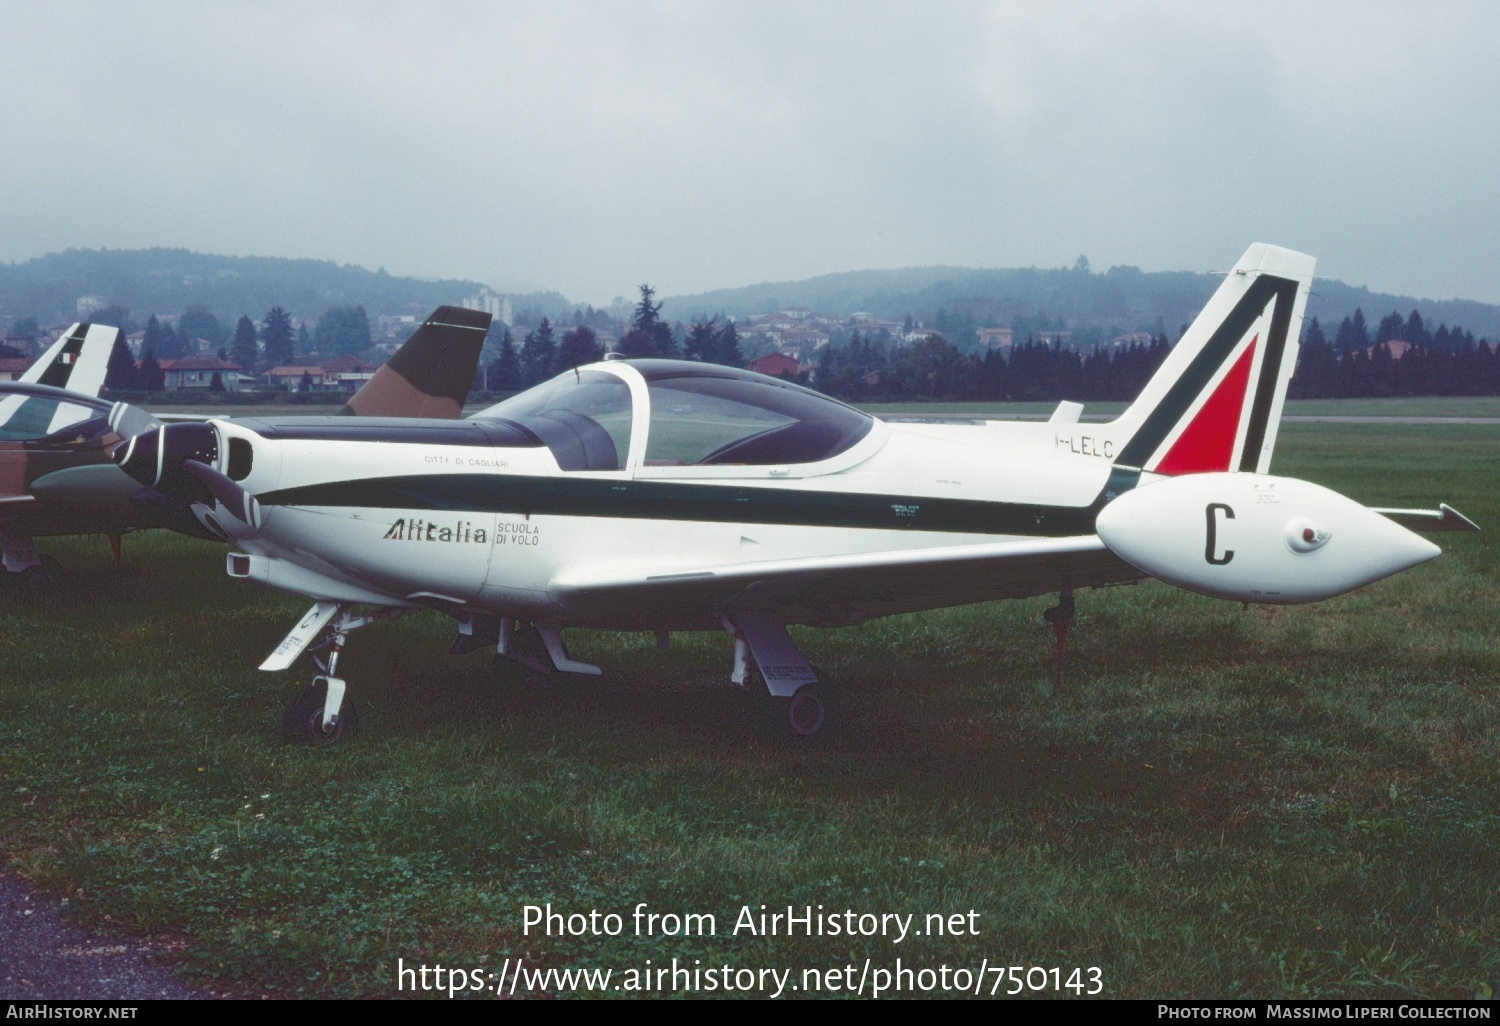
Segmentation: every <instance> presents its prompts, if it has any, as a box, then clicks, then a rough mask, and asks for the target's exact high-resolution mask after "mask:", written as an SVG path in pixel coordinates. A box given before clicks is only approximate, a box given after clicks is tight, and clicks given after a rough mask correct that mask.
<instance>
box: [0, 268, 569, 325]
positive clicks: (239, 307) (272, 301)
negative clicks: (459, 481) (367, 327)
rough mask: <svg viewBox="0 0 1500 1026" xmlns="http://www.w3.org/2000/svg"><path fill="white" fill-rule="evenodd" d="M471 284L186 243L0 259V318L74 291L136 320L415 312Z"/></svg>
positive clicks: (533, 301)
mask: <svg viewBox="0 0 1500 1026" xmlns="http://www.w3.org/2000/svg"><path fill="white" fill-rule="evenodd" d="M481 287H482V286H481V284H480V283H479V282H474V281H459V280H452V279H445V280H438V281H427V280H423V279H420V278H405V277H397V276H395V275H391V274H387V273H386V272H385V270H384V269H381V270H378V271H368V270H366V269H364V268H363V267H356V266H354V265H353V264H337V263H334V262H333V261H331V260H293V259H287V258H283V257H234V256H214V255H211V254H207V253H195V252H192V251H191V250H186V249H115V250H110V249H69V250H65V251H63V252H61V253H50V254H48V255H46V256H42V257H37V258H35V259H32V260H27V261H25V262H23V263H17V264H0V325H3V324H5V323H8V321H9V320H12V319H15V318H20V317H35V318H36V319H37V320H38V321H40V322H41V323H44V324H46V323H51V322H53V321H58V320H71V319H73V318H74V317H75V316H76V315H77V314H76V311H77V306H76V304H77V300H78V298H79V297H80V296H86V295H96V296H99V297H101V298H102V299H103V300H104V301H105V303H106V304H108V305H111V306H121V307H124V308H126V309H127V310H129V311H130V313H131V318H132V319H133V320H136V321H145V319H146V318H147V317H148V316H150V315H151V314H152V313H158V314H173V313H179V312H181V311H182V310H183V309H185V308H186V307H188V306H191V305H193V304H199V303H201V304H203V305H205V306H207V307H208V308H209V309H210V310H211V311H213V313H214V314H215V315H217V316H218V318H219V320H220V321H221V322H222V323H226V324H231V325H232V324H233V323H234V319H235V318H238V317H239V316H240V315H241V314H249V315H250V316H251V317H252V318H255V319H259V318H260V317H261V316H262V315H263V314H264V313H265V311H267V310H269V309H270V308H271V307H273V306H280V307H282V308H284V309H285V310H286V311H287V312H288V313H290V314H291V315H292V316H293V317H296V318H299V319H302V318H308V319H311V318H316V317H318V316H320V315H321V314H322V313H323V312H324V311H325V310H327V309H328V308H329V307H330V306H363V307H364V308H365V310H366V312H367V313H368V314H369V315H370V316H371V317H372V318H373V317H375V316H377V315H379V314H412V315H415V316H421V315H423V314H426V313H428V312H430V311H431V310H432V309H433V308H434V307H436V306H439V305H441V304H443V303H458V302H461V301H462V300H463V299H464V297H466V296H472V295H474V294H475V293H476V292H478V291H479V289H480V288H481ZM516 303H517V306H518V307H519V306H526V305H530V306H537V307H554V306H555V307H562V306H565V305H566V300H564V299H563V297H561V296H559V295H557V294H556V293H541V294H537V295H534V296H525V297H516Z"/></svg>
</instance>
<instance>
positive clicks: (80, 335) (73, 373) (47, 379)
mask: <svg viewBox="0 0 1500 1026" xmlns="http://www.w3.org/2000/svg"><path fill="white" fill-rule="evenodd" d="M119 337H120V329H119V328H114V327H110V326H109V325H107V324H75V325H73V326H72V327H71V328H69V329H68V330H67V331H65V332H63V333H62V336H61V337H60V338H58V340H57V341H56V342H54V343H52V345H51V347H50V348H48V350H47V351H46V352H45V353H43V354H42V356H41V358H40V359H39V360H37V361H36V362H35V363H33V364H32V365H31V366H30V367H28V368H27V369H26V373H25V374H22V375H21V379H20V380H22V381H24V382H27V383H28V384H33V385H51V386H52V387H53V388H66V389H67V390H68V391H70V392H79V393H81V394H83V395H89V396H96V395H98V394H99V389H101V388H103V387H104V376H105V373H106V372H107V371H108V369H109V354H110V352H111V350H113V349H114V346H115V339H117V338H119Z"/></svg>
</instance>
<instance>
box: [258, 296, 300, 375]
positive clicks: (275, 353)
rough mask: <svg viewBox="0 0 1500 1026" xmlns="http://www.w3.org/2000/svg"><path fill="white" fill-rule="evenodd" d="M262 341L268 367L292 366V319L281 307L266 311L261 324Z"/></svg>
mask: <svg viewBox="0 0 1500 1026" xmlns="http://www.w3.org/2000/svg"><path fill="white" fill-rule="evenodd" d="M260 341H261V344H262V345H264V346H265V350H266V366H268V367H285V366H288V365H289V364H291V362H292V356H293V355H294V354H293V353H292V317H291V314H289V313H287V312H286V311H285V310H283V309H282V308H281V307H279V306H273V307H271V309H269V310H267V311H266V316H265V319H264V320H262V321H261V322H260Z"/></svg>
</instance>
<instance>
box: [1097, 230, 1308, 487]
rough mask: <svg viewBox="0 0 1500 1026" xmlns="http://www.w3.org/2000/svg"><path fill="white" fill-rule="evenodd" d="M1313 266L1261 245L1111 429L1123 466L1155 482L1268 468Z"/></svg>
mask: <svg viewBox="0 0 1500 1026" xmlns="http://www.w3.org/2000/svg"><path fill="white" fill-rule="evenodd" d="M1314 265H1315V261H1314V260H1313V258H1312V257H1310V256H1307V255H1306V254H1303V253H1297V252H1294V251H1292V250H1289V249H1282V248H1280V247H1278V246H1268V245H1266V244H1265V243H1256V244H1255V245H1253V246H1251V247H1250V248H1249V249H1248V250H1246V251H1245V255H1244V256H1242V257H1240V259H1239V262H1238V263H1236V264H1235V265H1234V269H1233V270H1232V271H1230V272H1229V274H1228V275H1226V276H1225V278H1224V282H1223V283H1222V284H1221V285H1220V286H1219V288H1218V290H1217V291H1216V292H1215V293H1214V294H1213V298H1211V299H1210V300H1209V301H1208V305H1207V306H1205V307H1204V308H1203V310H1202V312H1200V313H1199V314H1198V317H1197V318H1196V319H1195V320H1194V321H1193V323H1192V324H1191V325H1190V326H1189V327H1188V330H1187V333H1186V334H1184V335H1183V336H1182V339H1181V341H1179V342H1178V343H1177V345H1176V346H1175V347H1174V348H1173V349H1172V351H1171V353H1170V354H1168V356H1167V358H1166V360H1165V361H1164V362H1163V363H1162V365H1161V367H1160V368H1159V369H1158V370H1157V372H1156V374H1155V375H1153V376H1152V378H1151V380H1150V381H1149V382H1147V384H1146V387H1145V389H1143V390H1142V392H1141V394H1140V397H1139V398H1137V399H1136V401H1135V402H1134V403H1132V404H1131V405H1130V407H1129V408H1128V409H1127V410H1126V411H1125V412H1124V413H1123V414H1121V415H1120V417H1119V419H1117V420H1116V421H1114V422H1113V423H1112V424H1110V425H1108V426H1107V427H1106V428H1105V429H1104V433H1107V435H1108V436H1109V437H1110V438H1111V441H1112V442H1113V450H1114V453H1115V454H1116V455H1115V457H1114V460H1115V462H1116V463H1117V464H1120V465H1123V466H1127V467H1135V468H1139V469H1141V470H1147V471H1151V472H1153V473H1157V474H1167V475H1179V474H1199V473H1208V472H1214V471H1232V470H1239V471H1247V472H1253V473H1257V474H1264V473H1267V472H1269V471H1270V469H1271V453H1272V450H1273V449H1274V448H1275V445H1276V430H1277V427H1278V426H1279V424H1280V421H1281V408H1282V404H1283V403H1284V402H1285V400H1286V389H1287V383H1288V382H1289V381H1290V380H1291V377H1292V371H1293V370H1295V369H1296V366H1297V348H1298V339H1299V338H1300V336H1301V333H1302V313H1303V310H1304V309H1305V307H1306V305H1307V295H1308V290H1309V288H1310V286H1311V283H1312V277H1313V268H1314Z"/></svg>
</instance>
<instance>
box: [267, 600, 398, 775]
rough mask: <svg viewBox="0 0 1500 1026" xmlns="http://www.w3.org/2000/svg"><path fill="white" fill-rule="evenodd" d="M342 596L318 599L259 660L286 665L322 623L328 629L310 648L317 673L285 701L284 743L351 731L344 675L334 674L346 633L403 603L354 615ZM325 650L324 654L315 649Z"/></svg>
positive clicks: (392, 613)
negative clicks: (336, 599) (336, 600)
mask: <svg viewBox="0 0 1500 1026" xmlns="http://www.w3.org/2000/svg"><path fill="white" fill-rule="evenodd" d="M352 609H353V607H352V606H351V605H350V604H349V603H347V602H340V603H333V602H319V603H318V604H317V605H316V606H314V607H313V608H312V609H311V610H310V611H309V612H308V614H307V615H306V616H304V617H303V618H302V620H301V621H300V622H299V623H298V624H297V626H296V627H294V628H293V629H292V632H291V633H290V634H288V635H287V637H286V640H284V641H283V642H282V643H281V644H280V645H279V646H278V647H277V649H276V651H275V653H273V654H272V656H271V657H270V658H269V659H267V660H266V661H265V662H264V663H262V664H261V669H263V670H274V669H286V667H287V666H290V665H291V663H292V661H293V660H294V659H296V658H297V656H298V655H300V654H301V653H302V652H303V651H304V650H305V649H306V648H307V645H308V642H309V641H311V640H312V638H313V636H314V635H316V633H317V632H318V630H320V629H321V628H322V627H323V626H324V625H325V624H326V625H327V626H328V635H327V637H325V638H324V639H323V640H322V641H321V642H319V643H318V644H317V645H316V646H314V647H313V648H312V652H313V653H314V655H313V662H314V663H315V664H317V667H318V669H319V670H320V671H322V672H321V673H319V674H318V676H316V677H314V678H313V682H312V684H310V685H308V686H307V687H305V688H303V689H302V690H301V691H299V692H297V694H296V695H295V696H293V698H292V700H291V702H289V703H287V707H286V711H285V712H284V713H283V714H282V717H281V736H282V738H283V739H284V740H285V741H286V742H287V743H288V744H294V745H331V744H334V743H336V742H338V741H339V740H340V739H342V738H345V737H348V736H350V735H352V734H353V733H354V732H355V730H356V729H358V727H359V714H358V713H356V712H355V710H354V703H352V702H349V701H347V700H345V698H344V690H345V687H344V680H343V678H341V677H339V676H338V668H339V657H340V656H341V655H342V654H343V652H344V645H345V643H346V642H347V641H348V640H349V633H350V632H351V631H356V630H358V629H359V628H361V627H365V626H368V625H369V624H372V623H375V622H377V621H379V620H391V619H394V618H395V617H398V616H400V615H401V614H402V613H404V612H406V610H404V609H391V608H382V609H377V610H375V612H373V613H370V614H368V615H366V616H355V615H354V614H353V612H352ZM325 650H326V651H327V654H326V655H325V656H322V657H320V656H318V655H317V654H316V653H318V652H323V651H325Z"/></svg>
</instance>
